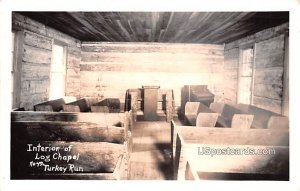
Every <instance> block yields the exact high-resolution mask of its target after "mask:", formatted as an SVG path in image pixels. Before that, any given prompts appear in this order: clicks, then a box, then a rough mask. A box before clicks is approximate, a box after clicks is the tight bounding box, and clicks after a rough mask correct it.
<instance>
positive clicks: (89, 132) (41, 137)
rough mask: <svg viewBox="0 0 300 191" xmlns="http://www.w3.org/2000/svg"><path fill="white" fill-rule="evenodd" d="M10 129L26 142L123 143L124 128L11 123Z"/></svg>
mask: <svg viewBox="0 0 300 191" xmlns="http://www.w3.org/2000/svg"><path fill="white" fill-rule="evenodd" d="M11 127H12V135H13V137H14V138H16V139H20V140H28V141H59V140H62V141H90V142H100V141H102V142H112V143H124V141H125V132H124V128H122V127H114V126H101V125H99V124H95V123H87V122H56V121H51V122H39V121H34V122H12V123H11Z"/></svg>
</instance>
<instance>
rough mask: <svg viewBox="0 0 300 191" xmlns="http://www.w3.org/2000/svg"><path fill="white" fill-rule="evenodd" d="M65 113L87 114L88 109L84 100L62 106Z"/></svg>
mask: <svg viewBox="0 0 300 191" xmlns="http://www.w3.org/2000/svg"><path fill="white" fill-rule="evenodd" d="M63 110H64V111H65V112H88V111H90V108H89V106H88V102H87V100H86V99H85V98H82V99H79V100H77V101H74V102H70V103H68V104H65V105H63Z"/></svg>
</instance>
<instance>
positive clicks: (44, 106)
mask: <svg viewBox="0 0 300 191" xmlns="http://www.w3.org/2000/svg"><path fill="white" fill-rule="evenodd" d="M75 100H76V98H75V97H64V98H59V99H55V100H49V101H45V102H42V103H39V104H36V105H34V106H33V108H34V111H61V110H62V109H63V105H64V104H66V103H69V102H72V101H75Z"/></svg>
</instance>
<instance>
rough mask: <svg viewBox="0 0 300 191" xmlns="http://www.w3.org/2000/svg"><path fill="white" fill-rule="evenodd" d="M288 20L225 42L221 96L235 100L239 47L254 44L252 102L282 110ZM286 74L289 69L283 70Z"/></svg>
mask: <svg viewBox="0 0 300 191" xmlns="http://www.w3.org/2000/svg"><path fill="white" fill-rule="evenodd" d="M288 27H289V26H288V24H283V25H280V26H277V27H273V28H269V29H266V30H263V31H260V32H258V33H255V34H254V35H251V36H248V37H246V38H243V39H240V40H237V41H234V42H231V43H228V44H226V45H225V50H224V62H225V65H224V70H225V71H226V72H225V76H224V79H225V80H224V82H226V84H225V88H224V89H225V90H224V98H225V99H224V100H225V101H226V102H233V103H236V102H237V92H238V66H239V50H240V49H241V48H242V47H244V46H249V45H255V46H254V47H255V48H254V49H255V50H254V52H255V55H254V72H253V73H254V78H253V79H254V84H253V98H252V100H253V102H252V104H253V105H255V106H257V107H261V108H263V109H266V110H270V111H273V112H276V113H281V111H282V110H283V108H282V102H283V101H284V100H283V97H282V94H283V87H284V86H287V85H288V81H285V80H284V78H286V76H284V71H285V70H286V68H285V67H284V65H285V63H284V60H285V51H286V50H285V49H286V48H285V36H286V35H287V33H286V31H288ZM285 73H286V74H288V72H285Z"/></svg>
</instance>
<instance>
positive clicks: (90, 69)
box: [80, 42, 224, 106]
mask: <svg viewBox="0 0 300 191" xmlns="http://www.w3.org/2000/svg"><path fill="white" fill-rule="evenodd" d="M81 55H82V59H81V64H80V74H81V75H80V81H81V86H80V87H81V88H80V89H81V97H83V96H97V91H96V86H97V83H98V82H97V81H98V79H101V80H102V82H101V83H102V85H103V86H104V88H103V93H104V96H105V97H112V98H119V99H120V100H121V102H124V98H125V92H126V90H127V89H130V88H131V89H132V88H141V87H142V86H143V85H159V86H160V87H161V88H162V89H173V90H174V98H175V104H176V106H180V97H181V96H180V92H181V88H182V87H183V86H184V85H201V84H203V85H208V89H209V90H211V92H212V93H214V94H215V96H216V97H215V100H216V101H219V100H221V99H223V98H222V95H223V93H222V88H221V86H222V82H223V61H224V47H223V45H209V44H166V43H164V44H162V43H96V42H95V43H94V42H83V43H82V52H81Z"/></svg>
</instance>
